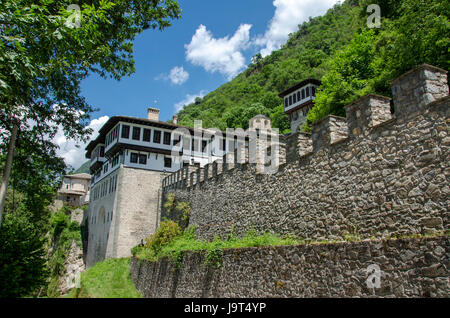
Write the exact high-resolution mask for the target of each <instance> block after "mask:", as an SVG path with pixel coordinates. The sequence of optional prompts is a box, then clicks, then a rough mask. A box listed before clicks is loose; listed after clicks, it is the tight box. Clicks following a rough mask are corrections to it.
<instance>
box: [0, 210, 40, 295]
mask: <svg viewBox="0 0 450 318" xmlns="http://www.w3.org/2000/svg"><path fill="white" fill-rule="evenodd" d="M45 256H46V250H45V239H44V238H42V235H41V232H40V230H39V229H38V228H37V227H36V226H35V225H34V224H33V223H32V222H30V215H29V213H27V212H25V211H20V210H18V211H16V212H15V213H13V214H11V213H9V214H7V215H6V216H5V219H4V223H3V224H2V227H1V228H0V297H25V296H31V295H32V294H33V293H34V292H35V291H36V290H37V289H38V288H40V287H42V286H43V285H44V284H45V282H46V277H47V274H48V272H47V269H46V266H45V263H46V259H45Z"/></svg>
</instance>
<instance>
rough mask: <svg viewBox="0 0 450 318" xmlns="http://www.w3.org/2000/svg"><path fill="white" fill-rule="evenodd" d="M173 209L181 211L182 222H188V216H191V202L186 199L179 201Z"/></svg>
mask: <svg viewBox="0 0 450 318" xmlns="http://www.w3.org/2000/svg"><path fill="white" fill-rule="evenodd" d="M175 210H177V211H178V212H181V220H182V221H183V222H184V223H188V222H189V217H190V216H191V204H190V203H189V202H187V201H179V202H178V203H177V205H176V207H175Z"/></svg>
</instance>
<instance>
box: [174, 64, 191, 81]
mask: <svg viewBox="0 0 450 318" xmlns="http://www.w3.org/2000/svg"><path fill="white" fill-rule="evenodd" d="M188 78H189V73H188V72H186V71H185V70H184V68H183V66H181V67H178V66H175V67H174V68H173V69H171V70H170V74H169V79H170V81H171V82H172V83H173V84H176V85H181V84H183V83H185V82H186V81H187V80H188Z"/></svg>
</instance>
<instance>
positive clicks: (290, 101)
mask: <svg viewBox="0 0 450 318" xmlns="http://www.w3.org/2000/svg"><path fill="white" fill-rule="evenodd" d="M291 105H292V95H291V96H289V106H291Z"/></svg>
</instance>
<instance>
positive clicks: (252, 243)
mask: <svg viewBox="0 0 450 318" xmlns="http://www.w3.org/2000/svg"><path fill="white" fill-rule="evenodd" d="M301 243H303V241H302V240H299V239H295V238H292V237H280V236H278V235H276V234H272V233H264V234H262V235H258V234H256V232H255V231H249V232H248V233H247V234H246V235H245V236H243V237H236V236H235V235H233V234H230V235H229V236H228V238H227V239H226V240H222V239H220V238H219V237H215V238H214V239H213V240H212V241H207V240H199V239H197V238H196V236H195V234H194V228H188V229H186V230H185V231H184V233H183V234H182V235H181V236H179V237H177V238H175V239H174V240H172V241H171V242H170V243H168V244H167V245H165V246H163V247H162V248H161V249H160V250H159V251H158V252H157V253H155V252H154V251H153V250H152V249H149V248H145V247H138V248H134V249H133V255H134V256H135V257H137V258H138V259H143V260H151V261H157V260H159V259H161V258H163V257H168V258H169V259H171V260H173V261H175V262H176V264H180V261H181V257H182V254H183V252H185V251H205V252H206V262H207V263H211V264H215V265H217V266H220V261H221V255H222V251H223V249H228V248H243V247H258V246H282V245H295V244H301Z"/></svg>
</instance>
